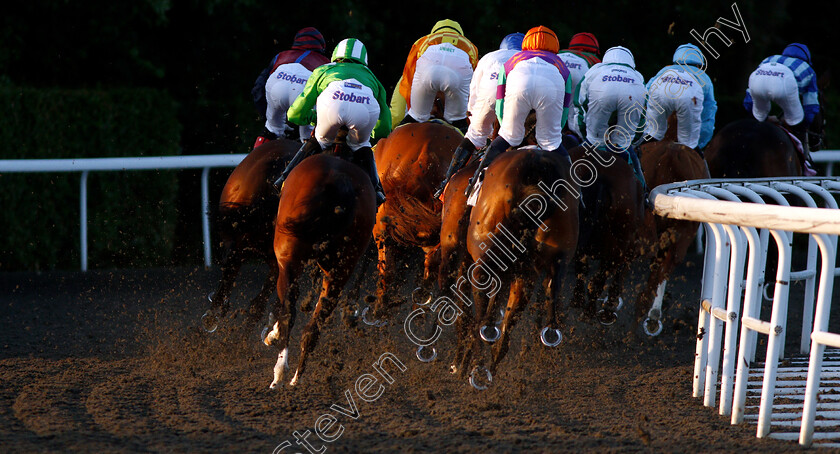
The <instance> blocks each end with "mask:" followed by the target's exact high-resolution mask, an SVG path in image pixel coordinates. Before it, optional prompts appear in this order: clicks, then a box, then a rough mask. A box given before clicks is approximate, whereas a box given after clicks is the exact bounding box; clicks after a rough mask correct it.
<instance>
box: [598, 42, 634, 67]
mask: <svg viewBox="0 0 840 454" xmlns="http://www.w3.org/2000/svg"><path fill="white" fill-rule="evenodd" d="M602 61H603V63H604V64H605V65H607V64H610V63H621V64H624V65H627V66H629V67H631V68H633V69H636V60H635V59H634V58H633V52H630V49H628V48H626V47H622V46H615V47H610V48H609V49H607V51H606V52H604V59H603V60H602Z"/></svg>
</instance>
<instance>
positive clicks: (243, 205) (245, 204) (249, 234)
mask: <svg viewBox="0 0 840 454" xmlns="http://www.w3.org/2000/svg"><path fill="white" fill-rule="evenodd" d="M299 148H300V142H295V141H292V140H287V139H283V138H281V139H278V140H272V141H269V142H266V143H265V144H263V145H261V146H259V147H257V148H255V149H254V150H253V151H251V152H250V153H249V154H248V155H247V156H245V159H243V160H242V162H240V163H239V165H237V166H236V167H235V168H234V169H233V172H231V174H230V177H228V180H227V182H226V183H225V186H224V188H223V189H222V195H221V197H220V198H219V210H218V214H217V219H216V222H217V225H218V229H219V236H220V237H221V240H222V244H223V246H224V250H225V255H224V259H223V260H222V267H221V268H222V277H221V279H220V282H219V286H218V288H217V289H216V291H215V292H213V293H211V294H210V295H209V296H208V299H209V300H210V304H211V306H210V309H209V310H208V311H207V312H206V313H205V314H204V316H203V317H202V324H203V326H204V329H205V330H207V331H209V332H213V331H215V330H216V328H217V327H218V319H219V318H220V317H223V316H224V315H226V314H227V312H228V310H229V309H230V302H229V301H228V298H229V297H230V292H231V289H232V287H233V283H234V281H235V280H236V276H237V275H238V274H239V270H240V269H241V267H242V265H243V264H244V263H245V261H246V260H248V259H249V258H251V257H256V258H260V259H262V260H263V261H265V263H266V264H267V265H268V267H269V274H268V277H267V278H266V281H265V284H264V285H263V287H262V290H261V291H260V293H259V294H258V295H257V296H256V297H255V298H254V299H253V300H251V304H250V308H249V310H248V316H249V320H251V321H253V322H256V321H257V320H258V319H259V317H261V316H262V315H263V313H264V311H265V306H266V303H267V302H268V300H269V298H271V294H272V292H273V291H274V285H275V283H276V282H277V260H276V259H275V258H274V244H273V242H274V217H275V216H276V215H277V204H278V203H279V202H280V198H279V197H278V195H277V192H276V191H275V190H274V187H273V185H272V183H273V182H274V180H276V179H277V177H279V176H280V174H281V173H283V169H284V168H285V167H286V164H287V163H288V162H289V160H290V159H291V158H292V156H294V154H295V152H297V150H298V149H299Z"/></svg>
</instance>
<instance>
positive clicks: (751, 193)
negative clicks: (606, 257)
mask: <svg viewBox="0 0 840 454" xmlns="http://www.w3.org/2000/svg"><path fill="white" fill-rule="evenodd" d="M838 193H840V177H833V178H826V177H811V178H807V177H805V178H803V177H799V178H774V179H750V180H696V181H689V182H683V183H675V184H670V185H663V186H660V187H657V188H655V189H654V190H653V192H652V193H651V200H652V202H653V204H654V206H655V212H656V213H657V214H658V215H661V216H667V217H670V218H674V219H684V220H689V221H699V222H703V223H704V225H705V228H706V238H707V245H706V254H705V266H704V271H703V283H702V289H701V304H700V306H701V308H700V317H699V320H698V341H697V356H696V358H695V371H694V386H693V390H694V391H693V393H694V396H695V397H701V396H702V397H704V405H706V406H709V407H711V406H714V405H715V397H716V396H715V394H716V391H717V385H718V366H719V363H721V362H722V371H721V373H720V382H719V383H720V392H721V398H720V410H719V412H720V414H721V415H729V414H731V422H732V424H738V423H741V422H743V421H744V418H745V402H746V399H747V386H748V381H749V378H750V371H749V369H750V364H751V363H752V362H753V361H754V357H755V350H756V335H757V334H763V335H766V336H768V342H767V349H766V361H765V363H764V371H763V379H762V382H761V387H760V391H759V392H760V402H759V405H758V415H757V417H756V418H755V420H756V423H757V431H756V432H757V433H756V435H757V436H758V437H766V436H768V435H770V430H771V425H772V426H791V425H792V424H791V419H795V418H801V423H799V428H800V432H799V442H800V443H801V444H802V445H805V446H809V445H811V443H812V442H813V440H814V439H815V436H814V428H815V425H818V426H820V427H829V426H830V427H832V428H833V429H834V430H838V429H840V413H838V412H836V411H834V409H832V410H831V412H830V414H829V413H826V412H825V411H823V412H821V413H820V416H821V418H823V419H822V420H820V421H818V422H816V423H815V419H816V416H817V413H818V412H817V406H818V394H819V393H818V391H820V390H821V388H820V377H821V374H823V373H829V372H824V370H823V365H824V364H829V365H830V366H833V367H835V369H836V364H834V363H832V362H829V363H824V360H823V355H824V353H825V347H826V346H828V347H833V348H840V334H835V333H830V332H828V316H829V313H830V309H831V298H832V291H833V283H834V279H835V276H837V275H838V274H840V272H838V268H837V265H836V254H837V235H838V234H840V210H838V204H837V201H836V199H835V197H836V196H835V194H838ZM789 199H790V200H791V201H792V202H793V204H795V205H804V206H791V202H789ZM818 200H819V201H821V203H818ZM758 229H761V230H758ZM768 232H769V234H770V235H772V237H773V238H774V240H775V242H776V246H777V249H778V254H779V257H778V263H777V272H776V276H775V282H774V284H775V285H774V292H773V297H772V301H773V305H772V309H771V311H770V319H769V320H762V319H760V313H761V311H760V304H761V293H762V292H761V289H762V288H763V287H764V286H763V275H764V270H765V265H766V258H767V257H766V256H767V244H768ZM793 232H802V233H806V234H809V242H808V245H809V246H808V252H807V257H806V265H805V269H804V270H800V271H791V257H792V255H793V245H794V243H793ZM747 251H748V252H747ZM818 254H819V256H820V257H819V258H820V263H821V265H820V268H819V269H817V255H818ZM745 265H746V279H745V280H744V266H745ZM818 279H819V288H818V289H815V287H816V284H817V280H818ZM794 281H804V282H805V292H804V297H803V314H802V319H803V320H802V339H801V342H800V354H807V353H810V358H809V361H808V371H807V384H806V385H805V389H804V391H801V390H800V391H801V392H800V391H797V389H798V388H795V387H783V388H779V389H778V390H777V379H779V374H778V368H779V364H780V360H781V359H783V358H784V348H783V346H784V340H785V337H784V336H785V333H786V331H787V329H786V328H787V327H786V323H787V322H786V321H787V312H788V302H789V301H788V297H789V287H790V284H791V283H792V282H794ZM742 293H743V298H742ZM815 293H816V295H815ZM815 296H816V301H814V299H815ZM742 303H743V315H741V314H742V312H741V304H742ZM815 303H816V308H815V307H814V304H815ZM814 314H816V317H814ZM739 318H740V320H739ZM812 321H813V324H812ZM724 328H725V330H724ZM739 329H740V341H739V342H738V345H737V347H738V348H737V356H736V342H735V339H736V336H737V333H738V330H739ZM721 338H723V342H722V339H721ZM721 343H723V345H721ZM721 349H722V351H721ZM736 358H737V359H736ZM736 365H737V371H736V372H735V373H734V384H733V368H735V366H736ZM830 373H832V374H834V375H837V374H836V372H834V371H833V370H832V371H830ZM781 375H784V376H786V377H787V376H788V375H789V373H788V372H786V371H785V372H783V373H782V374H781ZM753 376H754V375H753ZM835 380H836V378H835ZM752 383H753V384H754V383H755V382H752ZM797 392H799V393H800V394H801V395H802V396H801V399H802V400H803V402H804V403H803V405H802V406H801V407H799V408H800V409H801V413H786V414H783V415H780V418H784V419H783V421H778V420H776V421H772V420H771V418H772V417H773V409H774V407H775V406H774V398H775V397H776V395H777V394H782V395H784V396H785V397H787V398H790V397H791V395H793V394H796V393H797ZM753 394H755V393H753ZM778 407H779V408H783V407H784V408H789V407H790V404H783V405H778ZM820 408H825V404H824V403H823V404H820ZM827 415H828V416H827ZM826 418H834V420H835V421H833V422H830V421H826ZM771 421H772V422H771ZM773 435H775V436H776V438H783V439H790V438H791V437H790V434H788V433H781V434H773ZM818 435H819V436H818V437H817V438H819V439H820V440H821V441H823V440H829V441H830V440H832V439H836V440H837V441H840V433H830V434H826V433H822V434H818ZM771 436H772V435H771ZM821 445H827V444H825V443H822V444H821Z"/></svg>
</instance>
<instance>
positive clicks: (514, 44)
mask: <svg viewBox="0 0 840 454" xmlns="http://www.w3.org/2000/svg"><path fill="white" fill-rule="evenodd" d="M524 38H525V34H524V33H511V34H509V35H507V36H505V38H504V39H503V40H502V44H501V45H499V49H500V50H522V40H523V39H524Z"/></svg>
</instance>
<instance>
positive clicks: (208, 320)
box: [201, 310, 219, 333]
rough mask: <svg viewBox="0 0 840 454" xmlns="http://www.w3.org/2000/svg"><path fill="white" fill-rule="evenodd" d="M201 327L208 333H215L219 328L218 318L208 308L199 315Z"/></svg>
mask: <svg viewBox="0 0 840 454" xmlns="http://www.w3.org/2000/svg"><path fill="white" fill-rule="evenodd" d="M201 327H202V328H204V331H206V332H208V333H215V332H216V330H217V329H218V328H219V318H218V317H216V314H214V313H213V311H212V310H208V311H207V312H205V313H204V315H202V316H201Z"/></svg>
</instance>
